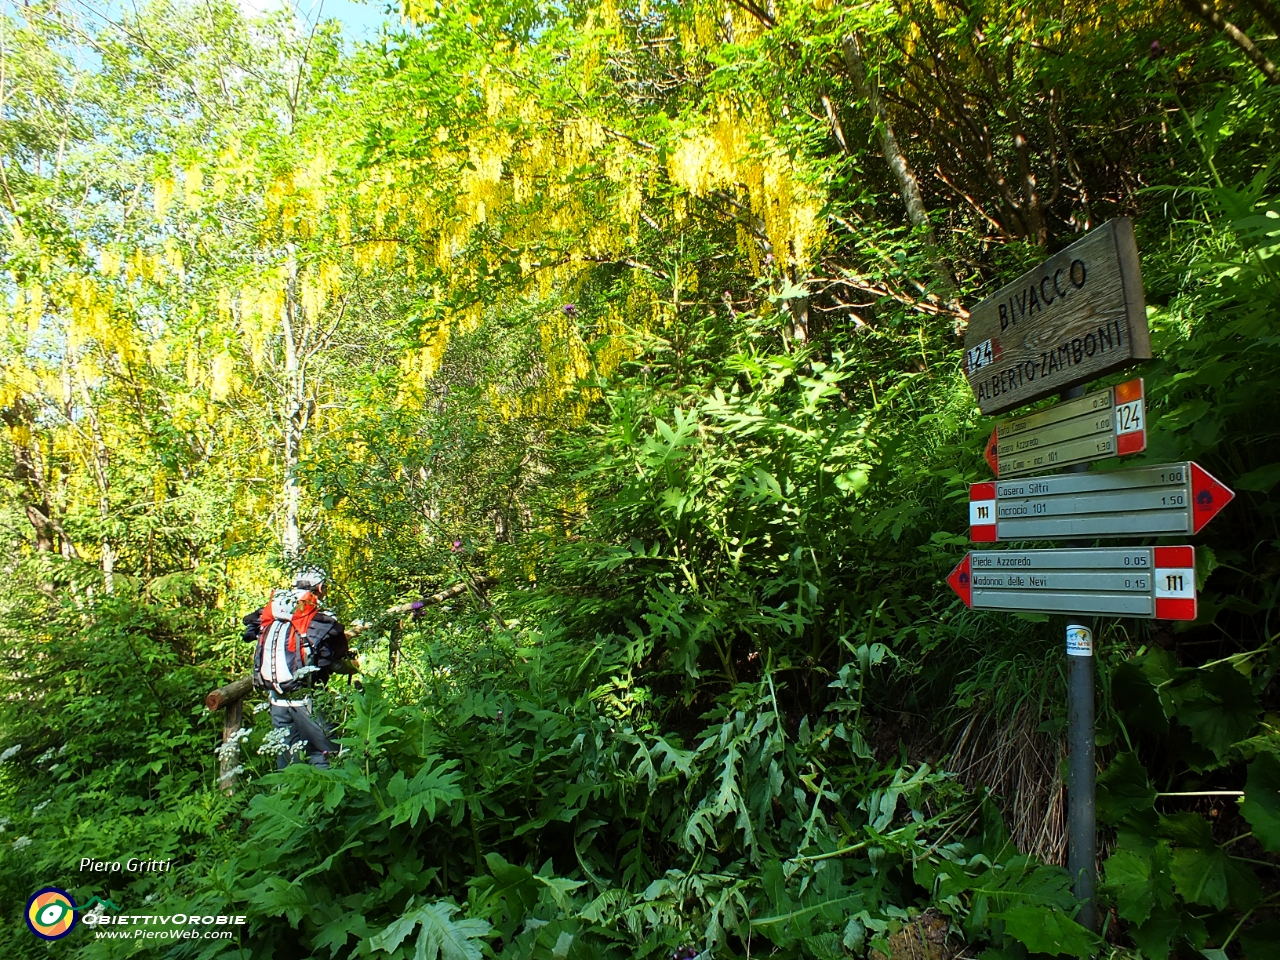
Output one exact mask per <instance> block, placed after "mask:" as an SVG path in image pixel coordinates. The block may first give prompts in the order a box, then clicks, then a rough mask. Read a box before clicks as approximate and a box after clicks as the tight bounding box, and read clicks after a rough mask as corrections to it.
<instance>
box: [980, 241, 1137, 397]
mask: <svg viewBox="0 0 1280 960" xmlns="http://www.w3.org/2000/svg"><path fill="white" fill-rule="evenodd" d="M964 346H965V357H964V371H965V376H966V377H968V378H969V386H970V387H971V388H972V389H973V392H974V396H975V397H977V400H978V408H979V409H980V410H981V411H982V412H983V413H987V414H991V413H1000V412H1002V411H1004V410H1012V409H1014V408H1015V407H1020V406H1022V405H1023V404H1027V403H1030V402H1031V401H1033V400H1038V399H1039V398H1040V397H1044V396H1048V395H1049V394H1052V393H1060V392H1062V391H1063V390H1065V389H1067V388H1068V387H1073V386H1075V385H1077V384H1080V383H1085V382H1087V381H1089V380H1093V379H1095V378H1096V377H1098V376H1101V375H1102V374H1104V373H1106V372H1107V371H1108V370H1114V369H1116V368H1117V367H1122V366H1125V365H1126V364H1129V363H1131V362H1132V361H1134V360H1146V359H1149V358H1150V357H1151V338H1150V335H1149V334H1148V332H1147V311H1146V303H1145V302H1144V300H1143V294H1142V274H1141V273H1140V271H1139V269H1138V247H1137V245H1136V244H1135V243H1134V239H1133V224H1132V223H1131V222H1130V221H1129V220H1128V219H1127V218H1125V217H1119V218H1117V219H1115V220H1111V221H1108V222H1107V223H1105V224H1103V225H1102V226H1101V227H1098V228H1097V229H1096V230H1091V231H1090V232H1089V233H1088V234H1086V235H1085V236H1084V238H1083V239H1081V240H1078V241H1076V242H1075V243H1073V244H1072V245H1071V246H1069V247H1067V248H1066V249H1065V250H1063V251H1062V252H1061V253H1056V254H1054V255H1053V256H1052V257H1050V258H1049V259H1048V260H1046V261H1045V262H1044V263H1042V264H1041V265H1040V266H1038V267H1036V268H1035V269H1034V270H1029V271H1027V272H1026V273H1024V274H1023V275H1022V276H1021V277H1019V278H1018V279H1017V280H1015V281H1014V282H1013V283H1011V284H1009V285H1008V286H1006V287H1004V288H1003V289H1002V290H1000V291H999V292H997V293H996V294H994V295H993V296H990V297H988V298H987V299H985V300H983V301H982V302H981V303H979V304H978V305H977V306H976V307H974V308H973V310H972V311H971V312H970V314H969V327H968V329H967V330H966V331H965V336H964Z"/></svg>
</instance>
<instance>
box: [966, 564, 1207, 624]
mask: <svg viewBox="0 0 1280 960" xmlns="http://www.w3.org/2000/svg"><path fill="white" fill-rule="evenodd" d="M1195 566H1196V563H1195V548H1194V547H1101V548H1091V549H1083V550H1081V549H1062V550H975V551H971V552H970V553H969V554H968V555H967V556H965V558H964V559H963V560H961V561H960V563H958V564H957V565H956V568H955V569H954V570H952V571H951V575H950V576H949V577H948V578H947V583H948V584H950V586H951V589H953V590H954V591H955V592H956V593H957V594H958V595H959V596H960V599H961V600H963V601H964V603H965V606H967V607H968V608H969V609H971V610H1008V611H1011V612H1019V613H1068V614H1079V615H1089V614H1092V615H1102V616H1115V617H1140V618H1143V619H1160V620H1194V619H1195V618H1196V571H1195Z"/></svg>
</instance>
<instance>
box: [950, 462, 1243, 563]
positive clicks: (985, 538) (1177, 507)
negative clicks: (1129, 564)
mask: <svg viewBox="0 0 1280 960" xmlns="http://www.w3.org/2000/svg"><path fill="white" fill-rule="evenodd" d="M1233 497H1235V493H1233V492H1232V491H1231V490H1230V489H1228V488H1227V487H1226V486H1225V485H1224V484H1223V483H1221V482H1220V481H1219V480H1218V479H1216V478H1215V477H1214V476H1213V474H1211V473H1209V471H1208V470H1205V469H1204V468H1203V467H1202V466H1200V465H1199V464H1198V463H1192V462H1189V461H1183V462H1182V463H1165V464H1159V465H1157V466H1153V467H1134V468H1132V469H1129V470H1112V471H1110V472H1107V473H1069V474H1063V475H1062V476H1056V477H1027V478H1025V479H1022V480H996V481H995V482H988V483H974V484H971V485H970V486H969V538H970V539H971V540H973V541H974V542H975V543H992V542H995V541H1008V540H1072V539H1077V538H1085V537H1088V538H1095V537H1096V538H1108V537H1138V536H1157V535H1160V534H1169V533H1184V534H1193V533H1199V532H1200V531H1201V530H1203V529H1204V526H1205V524H1207V523H1208V522H1209V521H1210V520H1212V519H1213V518H1214V517H1215V516H1217V515H1218V511H1220V510H1221V509H1222V508H1223V507H1225V506H1226V505H1227V504H1228V503H1230V502H1231V500H1232V498H1233Z"/></svg>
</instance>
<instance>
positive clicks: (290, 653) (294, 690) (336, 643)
mask: <svg viewBox="0 0 1280 960" xmlns="http://www.w3.org/2000/svg"><path fill="white" fill-rule="evenodd" d="M326 587H327V584H326V579H325V575H324V572H323V571H321V570H316V569H310V570H304V571H303V572H302V573H300V574H298V579H297V581H296V582H295V583H294V585H293V589H291V590H273V591H272V592H271V597H270V599H269V600H268V601H267V605H266V606H265V607H263V608H262V609H261V610H255V611H254V612H253V613H251V614H249V615H248V616H246V617H245V618H244V638H245V639H246V640H252V641H254V642H256V643H257V645H258V647H257V651H256V652H255V653H254V657H253V685H254V686H255V687H257V688H259V689H265V690H266V691H267V698H268V700H269V701H270V704H271V725H272V727H274V728H275V729H276V730H281V729H284V730H287V731H288V732H287V733H283V734H277V736H278V737H281V738H283V746H284V747H285V749H284V750H283V752H282V753H281V754H280V756H279V759H278V760H277V763H276V765H277V767H278V769H281V770H283V769H284V768H285V767H287V766H288V765H289V764H290V763H292V762H293V761H294V760H295V759H297V757H298V754H299V753H302V752H305V753H306V755H307V759H308V760H309V761H310V762H311V764H312V765H313V766H316V767H322V768H325V769H327V768H328V766H329V756H330V754H336V753H337V751H338V748H337V746H335V745H334V743H333V740H332V739H331V736H330V734H331V731H330V728H329V725H328V724H327V723H325V721H324V718H323V717H322V716H320V714H319V712H318V711H317V710H316V708H315V704H314V703H312V700H311V696H310V694H309V693H308V691H309V690H310V689H311V688H312V687H313V686H314V685H315V684H317V683H325V682H326V681H327V680H328V679H329V677H330V676H331V675H332V674H333V672H334V670H335V669H336V668H337V666H338V664H339V663H341V661H343V660H344V659H346V658H348V657H350V656H351V654H350V651H349V650H348V649H347V636H346V631H345V630H344V629H343V626H342V624H341V623H339V622H338V620H337V619H336V618H335V617H334V616H333V614H332V613H331V612H330V611H328V610H323V609H321V607H320V601H321V600H322V599H323V598H324V595H325V590H326Z"/></svg>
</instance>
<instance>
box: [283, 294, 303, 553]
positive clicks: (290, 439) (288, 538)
mask: <svg viewBox="0 0 1280 960" xmlns="http://www.w3.org/2000/svg"><path fill="white" fill-rule="evenodd" d="M296 326H297V318H296V317H295V316H294V311H293V280H292V279H290V281H289V288H288V291H287V293H286V296H285V301H284V379H285V408H284V423H283V427H284V486H283V489H282V491H281V492H282V493H283V495H284V531H283V536H282V538H281V540H282V545H283V547H284V557H285V562H286V563H288V564H290V565H296V564H297V563H298V562H299V561H300V559H301V556H302V533H301V527H300V524H299V519H298V516H299V510H300V508H301V498H300V491H299V489H298V461H299V460H300V459H301V452H302V435H303V433H304V431H305V430H306V426H307V423H306V420H307V404H306V396H307V377H306V367H305V365H304V364H303V363H302V361H301V358H300V356H299V349H298V343H297V340H296V339H295V337H296V335H297V331H296V329H295V328H296Z"/></svg>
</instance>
